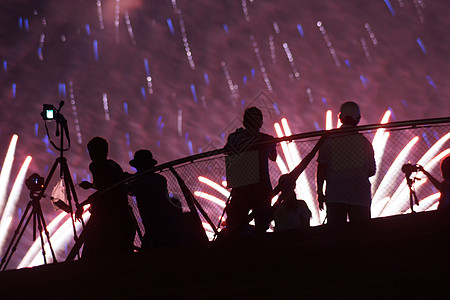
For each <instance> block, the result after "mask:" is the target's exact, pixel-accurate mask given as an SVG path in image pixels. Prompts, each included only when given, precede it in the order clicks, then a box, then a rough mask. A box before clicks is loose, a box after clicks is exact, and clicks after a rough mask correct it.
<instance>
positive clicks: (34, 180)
mask: <svg viewBox="0 0 450 300" xmlns="http://www.w3.org/2000/svg"><path fill="white" fill-rule="evenodd" d="M25 185H26V186H27V188H28V189H29V190H30V198H31V199H39V197H40V194H39V193H40V192H41V191H42V189H43V188H44V177H41V176H40V175H39V174H38V173H33V174H31V175H30V177H28V178H27V179H26V180H25Z"/></svg>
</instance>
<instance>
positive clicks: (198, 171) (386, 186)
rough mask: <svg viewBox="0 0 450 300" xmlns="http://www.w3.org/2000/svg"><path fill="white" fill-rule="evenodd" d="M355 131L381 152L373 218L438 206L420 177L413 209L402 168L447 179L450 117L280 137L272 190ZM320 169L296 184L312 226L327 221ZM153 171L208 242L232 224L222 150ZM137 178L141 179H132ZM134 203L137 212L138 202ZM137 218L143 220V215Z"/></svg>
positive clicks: (435, 194)
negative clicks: (337, 137)
mask: <svg viewBox="0 0 450 300" xmlns="http://www.w3.org/2000/svg"><path fill="white" fill-rule="evenodd" d="M338 130H339V131H338ZM353 131H358V132H360V133H361V134H363V135H364V136H365V137H366V138H367V139H368V140H369V141H370V142H371V143H372V145H373V148H374V152H375V159H376V165H377V171H376V175H375V176H373V177H371V179H370V181H371V184H372V206H371V209H372V218H378V217H385V216H391V215H398V214H405V213H410V212H411V209H412V210H413V211H414V212H421V211H428V210H435V209H436V208H437V204H438V199H439V191H438V190H436V188H434V187H433V186H432V184H431V183H429V182H427V180H426V179H425V178H424V176H422V174H420V173H419V174H417V177H415V178H414V179H415V180H414V191H415V193H416V195H417V199H418V205H415V204H414V205H413V206H411V203H410V190H409V188H408V185H407V184H406V178H405V173H403V172H402V166H403V165H404V164H407V163H412V164H420V165H422V166H424V167H425V169H426V170H427V171H428V172H429V173H431V174H432V175H433V176H435V177H436V178H438V179H439V180H442V179H441V173H440V168H439V166H440V161H441V160H442V158H444V157H445V156H447V155H449V154H450V118H439V119H423V120H413V121H405V122H392V123H387V124H373V125H365V126H358V127H356V128H352V129H345V130H343V129H333V130H328V131H325V130H324V131H316V132H308V133H301V134H295V135H291V136H288V137H281V138H276V139H274V140H273V141H272V143H276V144H277V151H278V158H277V162H276V163H275V162H270V163H269V172H270V177H271V182H272V186H273V187H275V186H276V185H277V182H278V179H279V177H280V176H281V175H282V174H285V173H287V172H290V171H291V170H292V169H293V168H294V167H295V166H296V165H297V164H298V163H299V162H300V161H301V159H302V158H303V157H304V156H305V155H306V154H308V153H309V152H310V151H311V149H312V148H313V147H314V145H315V144H316V142H317V141H318V140H319V138H320V137H321V136H323V135H328V134H332V133H335V132H353ZM316 170H317V162H316V161H315V159H313V160H312V161H311V163H310V164H309V165H308V166H307V168H306V169H305V171H304V172H303V173H302V174H301V175H300V176H299V178H298V180H297V182H296V195H297V199H302V200H304V201H305V202H306V204H307V205H308V208H309V210H310V211H311V213H312V217H311V226H318V225H321V224H323V222H324V220H325V218H326V213H325V211H320V210H319V208H318V203H317V200H316ZM147 172H157V173H160V174H161V175H163V176H165V177H166V179H167V181H168V189H169V194H170V196H171V197H176V198H178V199H179V200H180V202H181V205H182V209H183V211H185V212H192V213H194V214H195V215H198V218H199V220H200V221H201V222H202V225H203V228H204V229H205V232H206V234H207V236H208V238H209V239H210V240H211V239H213V237H214V234H215V233H217V232H218V231H220V230H221V228H220V224H222V221H223V220H226V213H225V214H224V209H225V206H226V203H227V199H228V196H229V193H230V190H229V189H227V188H226V177H225V173H226V172H225V155H224V154H223V151H222V149H218V150H214V151H209V152H205V153H201V154H197V155H193V156H189V157H185V158H182V159H178V160H175V161H172V162H168V163H164V164H161V165H159V166H157V167H155V168H153V169H152V170H149V171H147ZM416 178H417V179H416ZM135 179H136V176H135V177H132V178H130V179H128V180H127V181H132V180H135ZM124 183H126V182H125V181H124V182H121V183H120V184H124ZM131 202H132V206H133V207H134V210H135V212H137V207H136V205H135V202H134V201H131ZM136 215H137V219H138V221H139V214H138V213H137V214H136ZM222 216H223V220H221V217H222ZM141 228H142V227H141ZM269 230H271V229H269Z"/></svg>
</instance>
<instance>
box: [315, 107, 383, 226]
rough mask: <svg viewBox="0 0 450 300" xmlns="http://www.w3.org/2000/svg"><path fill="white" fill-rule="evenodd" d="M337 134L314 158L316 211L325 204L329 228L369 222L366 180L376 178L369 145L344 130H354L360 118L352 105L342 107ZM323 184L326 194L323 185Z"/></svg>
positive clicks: (368, 183) (355, 133) (370, 199)
mask: <svg viewBox="0 0 450 300" xmlns="http://www.w3.org/2000/svg"><path fill="white" fill-rule="evenodd" d="M339 119H340V120H341V122H342V126H341V128H340V129H339V131H341V132H340V133H336V134H333V135H330V136H329V137H328V138H327V139H326V140H325V142H324V143H323V144H322V146H321V147H320V149H319V156H318V158H317V162H318V163H319V164H318V167H317V194H318V201H319V208H320V209H321V210H322V209H323V204H324V203H325V202H326V207H327V219H328V221H327V223H328V224H330V225H335V224H343V223H346V222H347V216H348V219H349V220H350V222H352V223H354V222H366V221H368V220H370V218H371V215H370V206H371V202H372V195H371V186H370V181H369V177H371V176H373V175H375V171H376V167H375V158H374V151H373V148H372V144H371V143H370V142H369V141H368V140H367V139H366V138H365V137H364V136H363V135H362V134H360V133H358V132H355V131H352V132H347V133H346V132H345V129H348V128H352V127H356V125H358V123H359V120H360V119H361V114H360V111H359V106H358V104H356V103H355V102H351V101H350V102H345V103H344V104H342V105H341V108H340V114H339ZM324 182H326V193H325V194H324V193H323V185H324Z"/></svg>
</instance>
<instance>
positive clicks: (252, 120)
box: [243, 106, 263, 131]
mask: <svg viewBox="0 0 450 300" xmlns="http://www.w3.org/2000/svg"><path fill="white" fill-rule="evenodd" d="M262 124H263V115H262V112H261V110H260V109H259V108H257V107H255V106H252V107H249V108H247V109H246V110H245V112H244V121H243V125H244V127H245V128H246V129H250V130H255V131H258V130H260V129H261V126H262Z"/></svg>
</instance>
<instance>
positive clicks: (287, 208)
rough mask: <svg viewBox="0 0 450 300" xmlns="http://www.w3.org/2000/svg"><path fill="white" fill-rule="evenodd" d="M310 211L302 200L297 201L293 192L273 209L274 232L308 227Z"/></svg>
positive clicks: (288, 193)
mask: <svg viewBox="0 0 450 300" xmlns="http://www.w3.org/2000/svg"><path fill="white" fill-rule="evenodd" d="M311 215H312V214H311V211H310V210H309V208H308V205H307V204H306V202H305V201H304V200H297V196H296V195H295V192H294V190H292V191H290V192H287V194H286V195H285V198H284V201H283V202H281V204H280V205H279V206H278V207H277V208H276V209H275V212H274V214H273V217H274V218H273V219H274V221H275V231H280V230H287V229H297V228H308V227H310V219H311Z"/></svg>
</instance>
